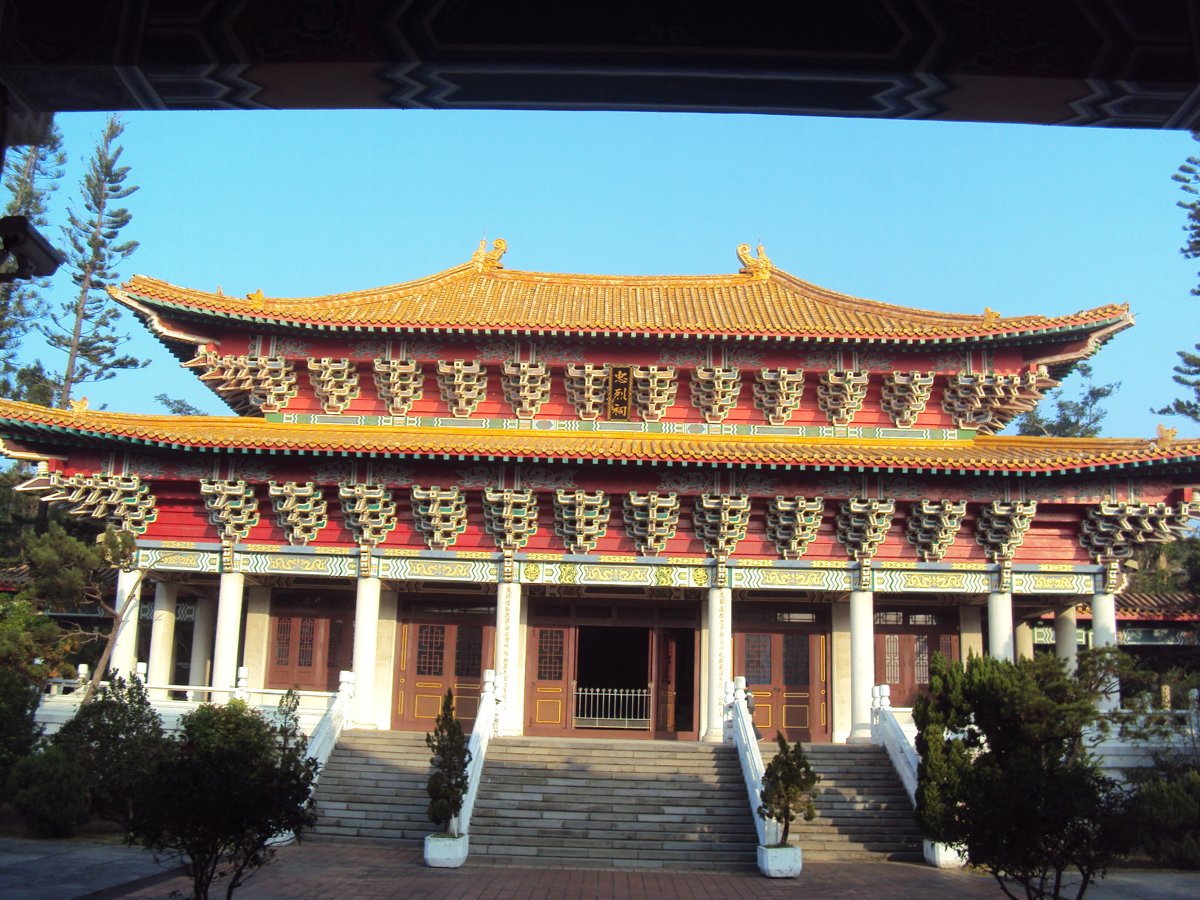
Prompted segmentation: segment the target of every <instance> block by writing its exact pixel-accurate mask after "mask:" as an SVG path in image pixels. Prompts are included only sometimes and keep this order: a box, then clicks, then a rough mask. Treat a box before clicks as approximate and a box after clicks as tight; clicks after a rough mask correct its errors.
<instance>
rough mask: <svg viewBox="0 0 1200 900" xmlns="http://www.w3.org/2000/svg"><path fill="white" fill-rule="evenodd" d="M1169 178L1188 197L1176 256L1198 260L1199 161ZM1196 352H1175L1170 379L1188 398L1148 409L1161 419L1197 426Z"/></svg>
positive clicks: (1199, 136) (1199, 360)
mask: <svg viewBox="0 0 1200 900" xmlns="http://www.w3.org/2000/svg"><path fill="white" fill-rule="evenodd" d="M1192 139H1193V140H1197V141H1200V132H1193V133H1192ZM1171 178H1172V179H1173V180H1175V181H1177V182H1179V185H1180V188H1181V189H1182V190H1183V192H1184V193H1186V194H1187V195H1188V199H1187V200H1180V201H1179V203H1178V204H1177V205H1178V206H1179V208H1180V209H1183V210H1185V211H1186V212H1187V223H1186V224H1185V225H1184V226H1183V231H1184V234H1186V235H1187V239H1186V240H1185V241H1184V243H1183V246H1182V247H1181V248H1179V252H1180V253H1182V254H1183V256H1184V258H1186V259H1197V258H1200V157H1198V156H1189V157H1188V158H1187V161H1186V162H1185V163H1184V164H1183V165H1181V166H1180V167H1179V171H1178V172H1176V173H1175V174H1174V175H1172V176H1171ZM1192 295H1193V296H1196V297H1200V284H1198V285H1197V286H1196V287H1194V288H1192ZM1195 349H1196V352H1194V353H1193V352H1189V351H1187V350H1179V351H1177V353H1178V356H1179V365H1177V366H1175V374H1174V376H1172V378H1173V380H1174V381H1175V383H1176V384H1179V385H1182V386H1183V387H1185V388H1188V389H1189V391H1190V392H1191V396H1190V397H1189V398H1187V399H1179V398H1176V399H1175V400H1172V401H1171V403H1170V404H1168V405H1167V406H1163V407H1160V408H1159V409H1151V410H1150V411H1151V412H1153V413H1157V414H1158V415H1160V416H1184V417H1185V418H1188V419H1191V420H1192V421H1193V422H1200V344H1197V345H1196V347H1195Z"/></svg>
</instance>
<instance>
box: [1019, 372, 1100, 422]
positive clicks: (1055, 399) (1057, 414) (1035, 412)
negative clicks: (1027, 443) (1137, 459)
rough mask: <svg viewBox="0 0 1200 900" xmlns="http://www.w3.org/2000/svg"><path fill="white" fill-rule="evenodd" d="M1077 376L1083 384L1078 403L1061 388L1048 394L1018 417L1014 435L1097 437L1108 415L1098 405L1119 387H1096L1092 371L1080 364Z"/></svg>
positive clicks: (1080, 387)
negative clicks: (1034, 406) (1035, 405)
mask: <svg viewBox="0 0 1200 900" xmlns="http://www.w3.org/2000/svg"><path fill="white" fill-rule="evenodd" d="M1075 371H1076V373H1077V374H1078V375H1079V377H1080V378H1081V379H1082V381H1083V383H1082V384H1081V385H1080V386H1079V394H1078V398H1077V399H1071V398H1070V397H1068V396H1067V395H1066V394H1065V392H1064V391H1063V389H1062V388H1058V389H1057V390H1053V391H1051V392H1050V393H1049V394H1047V395H1046V398H1045V399H1044V400H1043V401H1042V402H1041V403H1040V404H1038V406H1037V407H1036V408H1034V409H1031V410H1029V412H1026V413H1022V414H1021V415H1020V416H1018V417H1017V434H1020V435H1028V436H1031V437H1098V436H1099V435H1100V429H1101V427H1102V423H1103V422H1104V417H1105V416H1107V415H1108V410H1107V409H1105V408H1104V407H1103V406H1102V405H1101V404H1102V403H1103V402H1104V401H1105V400H1107V399H1108V398H1109V397H1111V396H1112V395H1113V394H1115V393H1116V391H1117V388H1119V387H1120V386H1121V383H1120V382H1119V381H1118V382H1115V383H1113V384H1096V383H1094V382H1093V381H1092V367H1091V366H1090V365H1089V364H1088V363H1080V364H1079V365H1078V366H1077V367H1076V369H1075Z"/></svg>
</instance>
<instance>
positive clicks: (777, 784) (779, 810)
mask: <svg viewBox="0 0 1200 900" xmlns="http://www.w3.org/2000/svg"><path fill="white" fill-rule="evenodd" d="M775 740H776V741H778V743H779V752H778V753H776V754H775V757H774V759H772V760H771V761H770V762H769V763H767V768H766V770H765V771H764V772H763V779H762V805H761V806H759V807H758V814H759V816H761V817H762V818H763V819H774V820H775V821H776V822H779V823H780V824H781V825H782V826H783V831H782V833H781V834H780V836H779V845H780V846H783V845H784V844H786V843H787V842H788V830H789V829H790V828H791V825H792V822H793V821H795V819H796V816H801V817H803V819H804V821H805V822H811V821H812V820H813V819H814V818H816V815H817V810H816V807H815V806H814V805H813V799H812V798H813V796H814V794H815V793H816V789H817V782H819V781H820V780H821V776H820V775H818V774H817V773H816V772H814V771H813V767H812V764H811V763H809V761H808V757H807V756H806V755H805V753H804V748H803V747H801V746H800V742H799V741H796V743H795V745H793V746H788V742H787V739H786V738H785V737H784V736H783V733H782V732H776V733H775Z"/></svg>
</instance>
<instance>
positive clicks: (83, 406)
mask: <svg viewBox="0 0 1200 900" xmlns="http://www.w3.org/2000/svg"><path fill="white" fill-rule="evenodd" d="M67 406H69V407H70V408H71V412H72V413H81V412H86V411H87V408H88V398H87V397H80V398H79V399H78V400H68V401H67Z"/></svg>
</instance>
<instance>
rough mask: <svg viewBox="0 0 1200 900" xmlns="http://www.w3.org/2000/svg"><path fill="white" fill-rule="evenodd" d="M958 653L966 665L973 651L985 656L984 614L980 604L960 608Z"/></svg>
mask: <svg viewBox="0 0 1200 900" xmlns="http://www.w3.org/2000/svg"><path fill="white" fill-rule="evenodd" d="M958 653H959V656H960V657H961V659H960V662H962V664H963V665H964V666H965V665H966V664H967V660H968V659H970V658H971V654H972V653H974V654H975V655H976V656H983V615H982V613H981V611H980V609H979V607H978V606H960V607H959V608H958Z"/></svg>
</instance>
